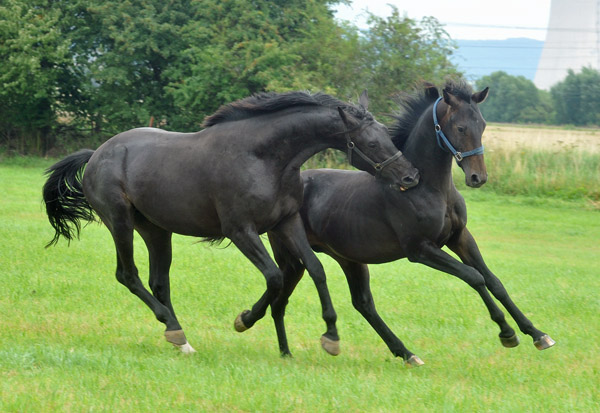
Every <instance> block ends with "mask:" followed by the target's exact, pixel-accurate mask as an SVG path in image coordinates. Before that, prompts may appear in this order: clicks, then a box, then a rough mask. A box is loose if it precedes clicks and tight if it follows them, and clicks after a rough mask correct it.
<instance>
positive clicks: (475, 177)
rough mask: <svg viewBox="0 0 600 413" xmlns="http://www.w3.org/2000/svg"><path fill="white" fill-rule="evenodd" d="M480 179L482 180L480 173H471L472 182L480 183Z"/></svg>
mask: <svg viewBox="0 0 600 413" xmlns="http://www.w3.org/2000/svg"><path fill="white" fill-rule="evenodd" d="M479 181H480V180H479V175H477V174H473V175H471V182H472V183H474V184H478V183H479Z"/></svg>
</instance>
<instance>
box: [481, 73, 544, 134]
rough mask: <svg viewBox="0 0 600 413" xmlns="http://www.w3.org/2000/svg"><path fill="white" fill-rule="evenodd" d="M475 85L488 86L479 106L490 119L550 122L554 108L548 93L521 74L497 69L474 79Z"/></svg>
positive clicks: (515, 121) (510, 121)
mask: <svg viewBox="0 0 600 413" xmlns="http://www.w3.org/2000/svg"><path fill="white" fill-rule="evenodd" d="M476 87H477V89H483V88H485V87H489V88H490V94H489V96H488V98H487V99H486V101H485V105H482V106H481V112H482V114H483V115H484V117H485V118H486V119H487V120H489V121H492V122H507V123H551V122H552V119H553V109H552V106H551V104H550V101H549V99H548V95H547V93H544V92H543V91H540V90H538V89H537V88H536V87H535V85H534V84H533V82H532V81H531V80H529V79H527V78H525V77H524V76H512V75H509V74H507V73H506V72H502V71H498V72H494V73H492V74H491V75H488V76H483V77H482V78H480V79H479V80H478V81H477V82H476Z"/></svg>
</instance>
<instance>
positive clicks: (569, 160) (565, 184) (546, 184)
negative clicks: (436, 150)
mask: <svg viewBox="0 0 600 413" xmlns="http://www.w3.org/2000/svg"><path fill="white" fill-rule="evenodd" d="M485 163H486V167H487V171H488V175H489V176H488V182H487V183H486V184H485V185H484V186H483V187H482V189H483V190H484V191H494V192H496V193H498V194H507V195H528V196H543V197H554V198H561V199H578V198H579V199H580V198H586V199H589V200H591V201H594V202H597V201H600V153H593V152H592V153H588V152H585V151H583V150H570V151H568V150H565V151H547V150H542V149H535V148H522V149H517V148H512V149H507V150H500V149H491V150H486V153H485ZM454 181H455V183H456V185H457V187H458V188H460V189H462V188H464V186H465V185H464V175H463V174H462V173H461V172H460V171H459V170H458V168H455V170H454Z"/></svg>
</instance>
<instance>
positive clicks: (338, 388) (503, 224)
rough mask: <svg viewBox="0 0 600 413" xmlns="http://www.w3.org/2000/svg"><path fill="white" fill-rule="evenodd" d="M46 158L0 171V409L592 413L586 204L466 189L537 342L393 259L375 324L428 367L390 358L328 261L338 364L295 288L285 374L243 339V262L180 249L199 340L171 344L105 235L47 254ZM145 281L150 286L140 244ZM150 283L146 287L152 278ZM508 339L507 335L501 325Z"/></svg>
mask: <svg viewBox="0 0 600 413" xmlns="http://www.w3.org/2000/svg"><path fill="white" fill-rule="evenodd" d="M48 165H49V162H48V161H40V160H31V159H30V160H21V161H10V162H4V163H0V193H1V194H2V201H1V208H0V236H1V239H2V241H3V242H2V246H1V247H0V273H1V274H2V275H3V281H4V282H3V288H2V292H1V293H0V314H1V316H0V411H2V412H17V411H19V412H49V411H60V412H63V411H64V412H71V411H76V412H81V411H110V412H113V411H119V412H140V411H167V410H168V411H193V412H196V411H228V412H229V411H240V412H241V411H252V412H254V411H265V412H270V411H297V412H305V411H324V410H330V411H340V412H342V411H343V412H364V411H369V412H371V411H372V412H392V411H407V412H421V411H427V412H428V411H436V412H437V411H445V412H453V411H456V412H466V411H479V412H481V411H486V412H500V411H502V412H504V411H510V412H517V411H518V412H521V411H531V412H533V411H555V412H563V411H569V412H572V411H579V412H589V411H598V409H600V396H599V393H598V385H599V384H600V328H599V327H600V322H599V318H598V314H600V296H599V291H600V277H599V275H600V260H599V259H598V257H600V246H599V242H598V241H599V236H600V212H598V211H597V210H595V209H594V208H590V207H589V203H588V202H587V201H584V200H583V201H564V200H557V199H546V198H540V197H525V196H502V195H497V194H495V193H493V192H489V191H488V192H485V191H480V190H465V191H463V194H464V195H465V197H466V199H467V205H468V207H469V217H470V218H469V228H470V230H471V232H472V233H473V234H474V236H475V238H476V239H477V240H478V242H479V245H480V248H481V250H482V253H483V255H484V257H485V258H486V260H487V263H488V265H489V267H490V268H491V269H492V270H494V271H495V273H496V274H497V275H498V276H499V277H500V278H501V279H502V280H503V282H504V284H505V286H506V287H507V289H508V291H509V292H510V293H511V295H512V297H513V299H514V300H515V302H516V303H517V304H518V305H519V306H520V308H521V309H522V310H523V311H524V312H525V313H526V314H527V315H528V316H529V317H530V319H531V320H532V321H533V322H534V323H535V324H536V325H537V327H538V328H540V329H542V330H543V331H545V332H547V333H548V334H550V335H551V336H552V338H554V339H555V340H556V341H557V344H556V346H555V347H553V348H551V349H549V350H545V351H543V352H540V351H538V350H536V349H535V348H534V346H533V345H532V343H531V340H530V339H529V338H528V337H526V336H523V335H522V334H521V335H520V337H521V341H522V343H521V345H520V346H519V347H517V348H514V349H506V348H503V347H502V346H501V345H500V342H499V340H498V338H497V334H498V329H497V327H496V325H495V324H494V323H493V322H492V321H491V320H489V316H488V314H487V311H486V310H485V308H484V305H483V303H482V302H481V300H480V299H479V298H478V296H477V294H476V293H475V292H473V291H472V290H470V289H469V287H468V286H466V285H465V284H464V283H462V282H460V281H459V280H457V279H454V278H453V277H451V276H448V275H446V274H442V273H439V272H436V271H434V270H431V269H428V268H426V267H424V266H420V265H414V264H410V263H408V262H407V261H399V262H396V263H390V264H385V265H378V266H373V267H372V274H373V275H372V279H373V281H372V288H373V294H374V296H375V299H376V302H377V305H378V309H379V311H380V313H381V315H382V316H383V317H384V319H385V320H386V321H387V322H388V324H389V325H390V326H391V327H392V329H393V330H394V331H395V332H396V333H397V334H398V336H399V337H401V338H402V339H403V340H404V342H405V343H406V345H407V346H408V347H409V348H410V349H411V350H412V351H414V352H415V353H416V354H418V355H419V356H420V357H421V358H422V359H423V360H424V361H425V363H426V364H425V366H423V367H420V368H416V369H410V368H407V367H405V366H404V364H403V363H402V362H401V360H397V359H394V358H393V357H392V355H391V354H390V353H389V351H388V350H387V348H386V347H385V345H384V344H383V342H382V341H381V340H380V339H379V337H378V336H377V335H376V333H375V332H374V331H373V330H372V329H371V328H370V327H369V326H368V324H367V323H366V322H365V321H364V320H363V319H362V317H361V316H360V315H359V314H358V313H357V312H356V311H355V310H354V309H353V308H352V305H351V303H350V299H349V293H348V289H347V286H346V283H345V281H344V277H343V275H342V273H341V271H340V270H339V268H337V267H336V266H335V265H334V263H333V262H332V261H331V260H329V259H327V257H324V256H321V258H322V260H323V263H324V265H325V269H326V271H327V274H328V281H329V287H330V290H331V294H332V298H333V301H334V304H335V306H336V310H337V312H338V316H339V318H338V327H339V329H340V334H341V338H342V354H341V355H340V356H338V357H335V358H334V357H331V356H328V355H327V354H326V353H325V352H324V351H323V350H321V349H320V346H319V337H320V335H321V333H323V332H324V329H325V326H324V323H323V321H322V320H321V317H320V306H319V303H318V297H317V294H316V291H315V288H314V285H313V284H312V282H311V281H310V280H309V279H305V280H303V281H302V282H301V283H300V285H299V287H298V289H297V291H296V293H295V294H294V295H293V296H292V298H291V302H290V305H289V307H288V313H287V314H288V316H287V318H286V320H287V325H288V334H289V338H290V347H291V350H292V352H293V354H294V358H292V359H281V358H280V357H279V355H278V350H277V342H276V336H275V331H274V328H273V326H272V322H271V319H270V317H269V316H267V317H265V319H264V320H262V321H261V322H259V323H257V325H256V326H255V327H253V328H252V329H251V330H249V331H247V332H245V333H243V334H239V333H236V332H235V331H234V330H233V320H234V318H235V316H236V315H237V314H238V313H239V312H240V311H241V310H242V309H244V308H247V307H248V306H249V305H251V304H252V303H253V302H254V301H255V300H256V299H257V298H258V297H259V295H260V294H261V293H262V291H263V289H264V280H263V278H262V276H261V275H260V274H259V273H258V272H257V271H256V270H255V269H254V268H253V267H252V265H251V264H250V263H249V262H248V261H247V260H245V259H244V258H243V257H242V256H241V254H240V253H239V252H238V251H237V250H236V249H235V248H234V247H229V248H214V247H208V246H206V245H204V244H199V243H197V242H196V240H195V239H192V238H185V237H175V239H174V262H173V267H172V291H173V299H174V303H175V308H176V310H177V312H178V315H179V319H180V321H181V322H182V324H183V326H184V329H185V330H186V334H187V336H188V339H189V340H190V343H191V344H192V345H193V346H194V347H195V348H196V350H197V351H198V352H197V353H196V354H195V355H193V356H186V355H183V354H180V353H179V352H177V351H176V350H174V349H173V348H172V347H171V346H170V345H169V344H168V343H167V342H166V341H165V340H164V338H163V326H162V324H160V323H159V322H158V321H156V320H155V319H154V317H153V315H152V314H151V312H150V310H149V309H147V308H146V306H145V305H144V304H143V303H142V302H141V301H140V300H139V299H137V298H136V297H134V296H133V295H132V294H131V293H129V292H128V291H127V290H126V288H125V287H123V286H121V285H120V284H118V283H117V281H116V280H115V278H114V266H115V262H114V261H115V253H114V247H113V245H112V241H111V240H110V236H109V234H108V231H107V230H106V228H103V227H102V226H100V225H95V224H91V225H89V226H87V227H86V228H85V229H84V230H83V233H82V238H81V240H80V241H74V242H73V243H72V244H71V246H70V247H67V244H66V243H65V242H62V241H61V242H60V243H59V245H58V246H56V247H53V248H50V249H44V248H43V247H44V245H45V243H46V242H47V241H49V240H50V239H51V237H52V235H53V233H52V229H51V227H50V225H49V224H48V222H47V220H46V217H45V215H44V212H43V209H42V205H41V186H42V184H43V177H42V170H43V169H44V167H46V166H48ZM136 254H137V262H138V267H139V268H140V274H146V273H147V263H146V256H145V250H144V248H143V247H142V243H141V241H140V240H139V239H137V241H136ZM144 278H145V277H144ZM508 319H509V320H510V322H511V324H512V325H513V326H514V322H512V320H511V319H510V318H508Z"/></svg>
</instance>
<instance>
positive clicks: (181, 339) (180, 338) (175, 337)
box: [165, 330, 187, 346]
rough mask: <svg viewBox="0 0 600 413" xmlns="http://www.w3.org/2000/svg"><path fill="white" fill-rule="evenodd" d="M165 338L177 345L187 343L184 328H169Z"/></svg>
mask: <svg viewBox="0 0 600 413" xmlns="http://www.w3.org/2000/svg"><path fill="white" fill-rule="evenodd" d="M165 338H166V339H167V341H168V342H169V343H172V344H173V345H175V346H183V345H184V344H185V343H187V339H186V338H185V334H183V330H170V331H168V330H167V331H165Z"/></svg>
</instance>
